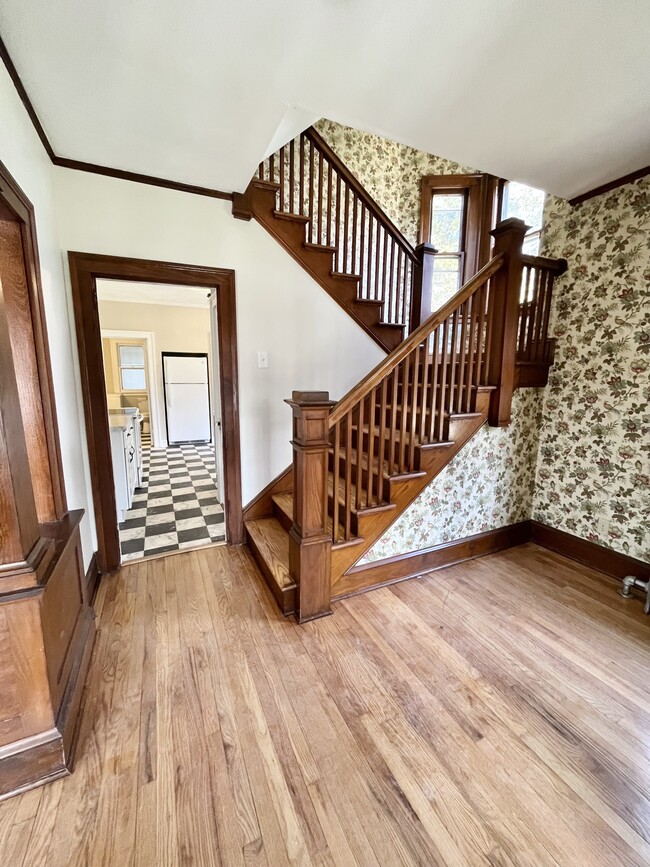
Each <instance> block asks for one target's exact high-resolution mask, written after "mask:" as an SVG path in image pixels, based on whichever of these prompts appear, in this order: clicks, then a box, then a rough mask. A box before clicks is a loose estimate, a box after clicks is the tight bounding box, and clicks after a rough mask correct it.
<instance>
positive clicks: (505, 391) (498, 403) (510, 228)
mask: <svg viewBox="0 0 650 867" xmlns="http://www.w3.org/2000/svg"><path fill="white" fill-rule="evenodd" d="M526 229H527V227H526V224H525V223H524V222H523V220H517V219H515V218H510V219H508V220H504V221H503V222H501V223H499V225H498V226H497V227H496V229H493V230H492V231H491V232H490V234H491V235H492V236H493V238H494V253H495V255H497V254H499V253H504V254H505V257H506V258H505V262H504V265H503V267H502V268H500V269H499V271H497V273H496V274H494V276H493V277H492V280H491V287H490V288H491V292H490V294H491V296H492V298H491V302H490V355H489V357H488V361H487V365H488V382H489V384H490V385H495V386H496V389H495V391H493V392H492V397H491V400H490V411H489V415H488V421H489V423H490V424H491V425H492V426H493V427H503V426H505V425H508V424H510V419H511V414H512V394H513V391H514V384H515V364H516V356H517V324H518V320H519V295H520V292H521V276H522V261H521V255H522V254H521V246H522V243H523V240H524V236H525V234H526Z"/></svg>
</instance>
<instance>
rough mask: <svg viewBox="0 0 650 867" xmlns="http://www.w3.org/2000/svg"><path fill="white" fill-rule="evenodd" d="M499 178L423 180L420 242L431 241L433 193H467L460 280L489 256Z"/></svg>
mask: <svg viewBox="0 0 650 867" xmlns="http://www.w3.org/2000/svg"><path fill="white" fill-rule="evenodd" d="M498 186H499V179H498V178H496V177H494V176H493V175H488V174H472V175H426V176H425V177H423V178H422V181H421V190H422V194H421V200H420V232H419V243H421V244H425V243H429V227H430V225H431V197H432V195H433V194H434V193H442V194H444V193H449V194H452V195H455V194H458V193H463V194H464V195H465V224H464V227H463V240H462V245H463V249H464V256H463V257H462V266H461V268H462V273H461V284H462V283H463V282H465V281H466V280H469V278H470V277H472V276H473V275H474V274H476V272H477V271H478V270H479V269H480V268H481V267H482V266H483V265H484V264H485V263H486V262H487V261H488V259H489V257H490V246H491V238H490V234H489V232H490V229H492V228H493V227H494V223H495V216H496V213H497V202H496V198H497V189H498Z"/></svg>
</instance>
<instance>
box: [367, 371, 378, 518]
mask: <svg viewBox="0 0 650 867" xmlns="http://www.w3.org/2000/svg"><path fill="white" fill-rule="evenodd" d="M374 391H375V390H374V388H373V390H372V391H371V392H370V400H369V408H368V473H367V475H368V481H367V483H366V506H371V505H372V472H373V461H374V458H375V425H376V424H377V419H376V418H375V415H376V407H375V397H374Z"/></svg>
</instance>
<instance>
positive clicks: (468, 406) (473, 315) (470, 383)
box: [462, 292, 478, 412]
mask: <svg viewBox="0 0 650 867" xmlns="http://www.w3.org/2000/svg"><path fill="white" fill-rule="evenodd" d="M467 300H468V310H469V313H468V316H469V340H468V347H467V375H466V380H465V400H464V401H463V409H462V411H463V412H471V410H472V409H473V406H472V390H473V388H474V370H475V361H476V319H477V306H476V305H477V303H478V293H477V292H475V293H474V294H473V295H470V297H469V298H468V299H467Z"/></svg>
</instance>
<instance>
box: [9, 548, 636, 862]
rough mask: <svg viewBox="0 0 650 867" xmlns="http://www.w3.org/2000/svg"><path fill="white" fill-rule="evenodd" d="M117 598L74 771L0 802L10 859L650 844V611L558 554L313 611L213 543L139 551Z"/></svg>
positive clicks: (527, 554) (483, 858)
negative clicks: (285, 598)
mask: <svg viewBox="0 0 650 867" xmlns="http://www.w3.org/2000/svg"><path fill="white" fill-rule="evenodd" d="M97 607H98V611H100V612H101V613H100V630H99V634H98V641H97V647H96V652H95V656H94V662H93V673H92V675H91V677H90V678H89V680H88V691H87V698H86V702H85V711H84V715H83V720H82V732H81V739H80V742H81V744H82V746H83V749H82V751H81V754H80V758H79V759H78V762H77V767H76V770H75V773H74V774H73V775H72V776H70V777H67V778H65V779H61V780H57V781H55V782H53V783H52V784H51V785H49V786H47V787H45V788H42V789H40V790H37V791H33V792H29V793H27V794H24V795H21V796H19V797H17V798H13V799H12V800H10V801H6V802H5V803H3V804H2V805H0V863H2V864H11V865H12V867H41V865H47V867H68V865H70V864H81V863H86V864H101V863H118V864H134V865H151V864H161V865H162V864H164V865H166V867H172V865H177V864H188V863H195V864H201V865H211V864H215V865H219V864H223V865H229V867H231V865H232V867H235V865H240V867H243V865H245V864H249V863H253V864H260V865H273V867H282V865H286V864H290V863H294V864H295V863H300V864H305V865H310V864H318V865H321V867H322V865H342V867H354V865H363V867H367V865H373V867H377V865H386V864H390V865H393V864H395V865H397V864H402V865H414V864H418V865H434V864H436V865H440V867H444V865H450V867H451V865H453V867H459V865H472V867H474V865H488V864H497V863H501V864H517V865H527V867H540V865H544V867H546V865H548V867H552V865H553V867H565V865H580V867H603V865H614V864H616V865H617V867H619V865H620V867H640V865H645V864H647V863H648V860H649V859H650V842H649V841H648V833H647V821H646V820H647V811H648V791H649V790H650V762H649V761H648V758H647V757H648V755H650V704H649V703H648V697H647V678H646V672H647V670H648V666H649V665H650V650H649V648H648V642H647V628H648V627H647V619H645V618H644V616H643V614H642V613H641V608H640V606H638V605H637V606H634V605H631V604H630V603H627V602H626V601H625V600H623V599H621V598H620V597H618V596H617V595H616V587H615V585H614V584H613V583H612V582H610V581H607V580H603V579H602V578H601V577H599V576H598V574H597V573H594V572H592V571H591V570H589V569H586V568H584V567H582V566H580V565H577V564H576V563H574V562H572V561H569V560H566V559H565V558H563V557H561V556H559V555H557V554H554V553H552V552H548V551H545V550H543V549H540V548H538V547H536V546H534V545H525V546H522V547H519V548H515V549H512V550H510V551H507V552H503V553H500V554H494V555H491V556H490V557H487V558H484V559H481V560H473V561H470V562H467V563H463V564H460V565H457V566H453V567H451V568H449V569H446V570H444V571H439V572H436V573H434V574H432V575H428V576H426V577H423V578H421V579H419V580H417V581H410V582H404V583H402V584H399V585H395V586H393V587H391V588H383V589H381V590H378V591H377V592H376V593H370V594H365V595H363V596H359V597H355V598H353V599H348V600H345V601H344V602H339V603H336V606H335V608H336V616H335V617H330V618H324V619H322V620H318V621H314V622H313V623H310V624H308V625H307V626H304V627H300V626H297V625H296V624H295V623H292V622H291V621H288V620H286V619H285V618H283V617H282V616H281V615H280V614H279V613H278V612H277V610H276V608H275V605H274V603H273V601H272V600H271V598H270V596H269V594H268V591H267V590H266V587H265V585H264V583H263V580H262V578H261V576H260V575H259V573H258V572H257V570H256V567H255V565H254V564H253V562H252V560H251V558H250V556H249V555H248V553H247V552H246V551H245V550H242V549H233V548H225V547H221V548H211V549H205V550H203V551H193V552H190V553H183V554H179V555H177V556H175V557H170V558H166V559H164V560H157V561H150V562H143V563H138V564H131V565H129V566H127V567H125V568H124V569H122V570H121V572H120V573H119V575H118V576H116V577H115V579H114V580H112V581H110V582H105V583H104V584H103V585H102V587H100V591H99V594H98V606H97ZM595 648H597V652H595ZM631 657H634V659H635V662H636V664H635V665H630V664H629V660H630V658H631ZM197 757H198V760H197ZM71 829H74V833H72V832H71Z"/></svg>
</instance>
